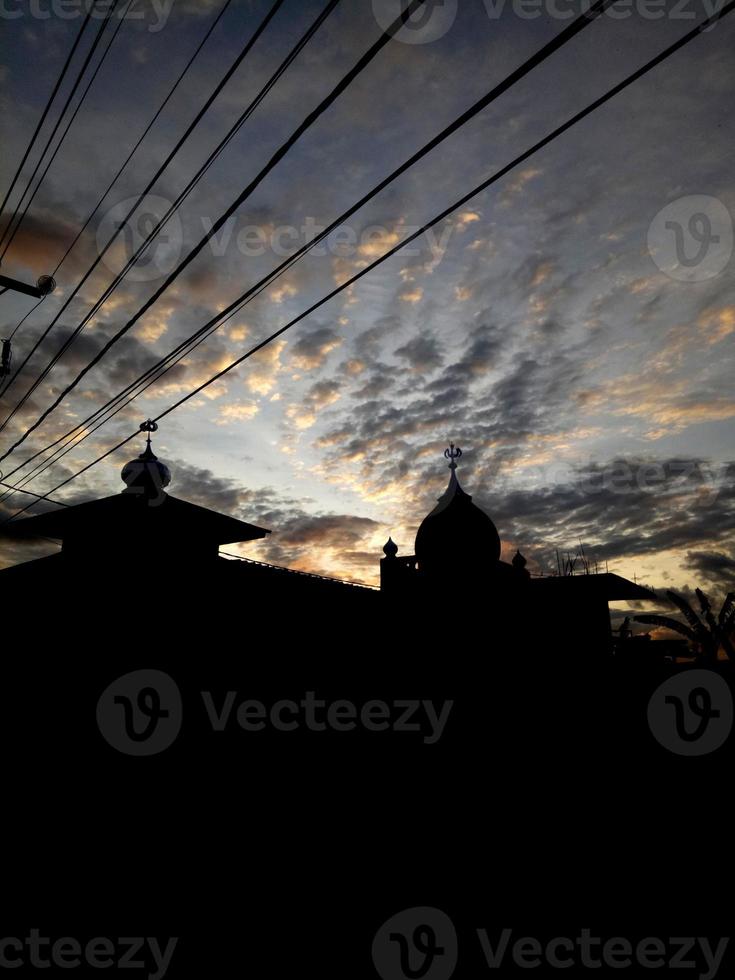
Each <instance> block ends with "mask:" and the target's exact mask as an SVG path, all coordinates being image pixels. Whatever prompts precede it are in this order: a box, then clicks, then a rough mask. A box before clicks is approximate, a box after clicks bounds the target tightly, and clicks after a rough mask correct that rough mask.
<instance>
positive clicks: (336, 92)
mask: <svg viewBox="0 0 735 980" xmlns="http://www.w3.org/2000/svg"><path fill="white" fill-rule="evenodd" d="M425 2H426V0H411V2H410V3H409V4H408V6H407V7H406V8H405V9H404V10H403V12H402V13H401V14H400V15H399V16H398V17H397V18H396V20H395V21H394V22H393V23H392V24H391V25H390V27H389V28H387V29H386V30H385V31H384V32H383V33H382V34H381V36H380V38H379V39H378V40H377V41H376V42H375V43H374V44H373V45H372V46H371V47H370V48H369V49H368V51H366V52H365V54H364V55H363V56H362V57H361V58H360V59H359V60H358V62H357V64H356V65H354V66H353V68H351V69H350V71H348V72H347V74H346V75H345V76H344V77H343V78H342V79H341V81H340V82H338V84H337V85H336V86H335V87H334V88H333V89H332V91H331V92H330V93H329V95H327V96H326V98H324V99H323V100H322V101H321V102H320V103H319V105H318V106H317V107H316V109H314V110H313V111H312V112H311V113H309V115H308V116H307V117H306V119H305V120H304V121H303V122H302V123H301V124H300V125H299V126H298V127H297V128H296V130H295V131H294V133H292V135H291V136H290V137H289V138H288V139H287V140H286V142H285V143H283V144H282V145H281V147H280V148H279V149H278V150H277V151H276V152H275V153H274V154H273V156H272V157H271V159H270V160H269V161H268V163H267V164H266V165H265V167H263V169H262V170H261V171H260V173H259V174H258V175H257V176H256V177H255V178H253V180H252V181H251V182H250V183H249V184H248V186H247V187H246V188H245V189H244V190H243V191H242V192H241V193H240V194H239V195H238V197H237V198H236V199H235V200H234V201H233V202H232V204H231V205H230V207H229V208H228V209H227V210H226V211H225V212H224V213H223V214H222V215H220V217H219V218H218V219H217V221H216V222H215V223H214V225H213V226H212V228H211V229H210V230H209V231H208V232H207V234H206V235H204V237H203V238H202V239H201V241H200V242H199V243H198V244H197V245H196V246H195V247H194V248H193V249H192V250H191V251H190V252H189V254H188V255H187V256H186V257H185V258H184V259H183V260H182V261H181V262H180V263H179V265H178V266H177V267H176V269H174V271H173V272H172V273H171V274H170V275H169V276H168V278H167V279H166V280H165V282H164V283H163V284H162V285H161V286H160V287H159V288H158V289H157V290H156V291H155V293H154V294H153V295H152V296H151V297H150V298H149V299H148V300H146V302H145V303H144V304H143V306H142V307H141V308H140V309H139V310H138V312H137V313H136V314H135V316H133V317H132V318H131V319H130V320H128V322H127V323H126V324H125V325H124V326H123V327H121V329H120V330H118V331H117V333H116V334H114V335H113V337H111V338H110V340H108V341H107V342H106V343H105V344H104V345H103V346H102V348H101V349H100V350H99V351H98V352H97V354H95V356H94V357H93V358H92V360H91V361H90V362H89V364H87V365H86V367H84V368H83V369H82V370H81V371H80V372H79V373H78V374H77V376H76V378H74V380H73V381H72V382H70V383H69V384H68V385H66V387H65V388H64V389H63V390H62V392H61V393H60V394H59V395H58V396H57V398H56V399H55V400H54V402H53V403H52V404H51V405H50V406H49V408H47V409H46V410H45V411H44V412H43V413H42V414H41V415H40V416H39V417H38V419H36V421H35V422H34V423H33V424H32V425H31V426H30V427H29V428H28V429H27V430H26V431H25V433H24V434H23V435H22V436H21V437H20V438H19V439H18V440H16V442H14V443H13V445H12V446H11V447H10V448H9V449H8V450H6V452H5V453H4V454H3V455H2V456H0V461H1V460H3V459H6V458H7V457H8V456H9V455H10V454H11V453H12V452H14V451H15V449H17V448H18V446H20V445H21V444H22V443H23V442H25V440H26V439H27V438H28V436H29V435H30V434H31V433H32V432H34V431H35V430H36V429H37V428H38V426H39V425H41V424H42V423H43V421H44V420H45V419H47V418H48V416H49V415H50V414H51V413H52V412H53V411H54V410H55V409H56V408H57V407H58V406H59V405H60V404H61V402H62V401H63V400H64V398H66V396H67V395H68V394H69V393H70V392H71V391H73V390H74V388H76V386H77V385H78V384H79V382H80V381H81V380H82V378H84V377H85V375H86V374H87V373H88V372H89V371H90V370H91V369H92V368H93V367H94V366H95V365H96V364H98V363H99V361H100V360H102V358H103V357H104V356H105V354H106V353H107V352H108V351H109V350H110V349H111V347H113V346H114V344H116V343H117V342H118V340H120V338H121V337H123V336H124V335H125V334H126V333H127V332H128V330H130V329H131V327H132V326H134V324H135V323H137V322H138V320H139V319H140V318H141V317H142V316H143V315H144V314H145V313H146V312H147V311H148V310H149V309H150V307H151V306H153V304H154V303H155V302H156V301H157V300H158V299H159V297H160V296H162V295H163V293H164V292H165V291H166V290H167V289H168V288H169V286H170V285H171V284H172V283H173V282H174V281H175V280H176V279H177V278H178V276H179V275H181V273H182V272H183V271H184V270H185V269H186V268H187V267H188V266H189V265H190V263H191V262H193V260H194V259H195V258H196V257H197V255H199V253H200V252H201V251H202V249H203V248H204V246H205V245H206V244H207V242H209V241H210V240H211V239H212V238H213V237H214V236H215V235H216V234H217V233H218V232H219V230H220V229H221V227H222V225H224V224H225V222H226V221H227V220H228V219H229V217H230V216H231V215H232V214H233V213H234V212H235V211H237V209H238V208H239V207H240V206H241V205H242V204H243V202H244V201H245V200H247V198H248V197H250V195H251V194H252V193H253V191H254V190H255V189H256V188H257V187H258V186H259V184H260V183H261V182H262V181H263V180H264V179H265V177H266V176H267V175H268V174H269V173H270V172H271V171H272V170H273V169H274V168H275V167H276V166H277V164H278V163H279V162H280V161H281V160H282V159H283V157H284V156H286V154H287V153H288V152H289V150H290V149H291V148H292V146H293V145H294V144H295V143H296V142H297V141H298V140H299V139H300V138H301V136H302V135H303V134H304V133H305V132H306V131H307V130H308V129H310V128H311V126H313V125H314V123H315V122H316V121H317V120H318V119H319V118H320V117H321V116H322V115H323V113H324V112H326V110H327V109H328V108H329V106H331V105H332V103H334V102H335V101H336V100H337V99H338V98H339V96H340V95H341V94H342V92H343V91H344V90H345V89H346V88H348V86H349V85H350V84H351V83H352V82H353V81H354V79H355V78H357V76H358V75H359V74H360V73H361V72H362V71H364V70H365V68H366V67H367V66H368V65H369V64H370V63H371V62H372V61H373V59H374V58H375V57H376V56H377V55H378V54H379V52H380V51H381V50H382V49H383V48H384V47H385V45H386V44H387V43H388V42H389V41H390V40H391V39H392V38H393V36H394V35H395V34H396V33H397V32H398V31H399V30H400V29H401V28H402V27H403V26H404V25H405V23H406V21H407V20H409V19H410V17H412V16H413V14H414V13H415V12H416V10H417V9H418V8H419V7H420V6H421V5H422V4H423V3H425Z"/></svg>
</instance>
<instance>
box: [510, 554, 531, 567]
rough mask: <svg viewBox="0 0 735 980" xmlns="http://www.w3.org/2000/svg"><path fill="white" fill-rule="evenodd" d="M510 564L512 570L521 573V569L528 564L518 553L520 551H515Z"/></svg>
mask: <svg viewBox="0 0 735 980" xmlns="http://www.w3.org/2000/svg"><path fill="white" fill-rule="evenodd" d="M511 564H512V565H513V568H517V569H518V570H519V571H523V569H524V568H525V567H526V565H527V564H528V562H527V561H526V559H525V558H524V556H523V555H522V554H521V553H520V551H516V553H515V555H513V561H512V562H511Z"/></svg>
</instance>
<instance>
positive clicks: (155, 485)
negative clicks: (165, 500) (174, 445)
mask: <svg viewBox="0 0 735 980" xmlns="http://www.w3.org/2000/svg"><path fill="white" fill-rule="evenodd" d="M120 476H121V477H122V480H123V483H125V484H126V487H127V489H126V490H123V493H141V492H143V493H145V494H153V495H154V496H156V495H158V494H159V493H160V492H161V490H163V488H164V487H167V486H168V485H169V483H170V482H171V470H169V468H168V466H166V464H165V463H162V462H161V461H160V459H159V458H158V457H157V456H156V455H155V454H154V452H153V450H152V449H151V444H150V442H149V443H148V445H147V446H146V448H145V452H143V453H141V454H140V456H138V458H137V459H131V460H130V462H129V463H126V464H125V466H123V468H122V472H121V474H120Z"/></svg>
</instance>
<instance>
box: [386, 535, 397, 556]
mask: <svg viewBox="0 0 735 980" xmlns="http://www.w3.org/2000/svg"><path fill="white" fill-rule="evenodd" d="M383 554H384V555H385V557H386V558H395V557H396V555H397V554H398V545H397V544H396V543H395V541H394V540H393V538H388V540H387V541H386V542H385V544H384V545H383Z"/></svg>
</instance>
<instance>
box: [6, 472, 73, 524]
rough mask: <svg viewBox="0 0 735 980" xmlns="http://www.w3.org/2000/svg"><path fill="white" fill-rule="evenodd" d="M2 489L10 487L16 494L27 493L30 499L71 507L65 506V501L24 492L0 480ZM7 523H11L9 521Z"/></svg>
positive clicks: (28, 491) (66, 505) (29, 491)
mask: <svg viewBox="0 0 735 980" xmlns="http://www.w3.org/2000/svg"><path fill="white" fill-rule="evenodd" d="M0 487H8V488H9V489H10V490H12V491H13V492H14V493H25V494H27V495H28V496H29V497H35V498H36V500H48V502H49V503H50V504H57V505H58V506H59V507H69V506H71V505H70V504H65V503H64V501H63V500H49V498H48V497H47V496H46V495H44V494H40V493H33V491H32V490H23V489H22V488H21V487H13V486H11V485H10V484H9V483H5V482H4V481H3V480H0ZM6 523H10V521H7V522H6Z"/></svg>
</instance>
